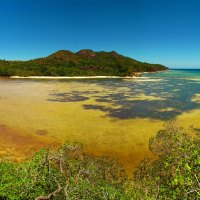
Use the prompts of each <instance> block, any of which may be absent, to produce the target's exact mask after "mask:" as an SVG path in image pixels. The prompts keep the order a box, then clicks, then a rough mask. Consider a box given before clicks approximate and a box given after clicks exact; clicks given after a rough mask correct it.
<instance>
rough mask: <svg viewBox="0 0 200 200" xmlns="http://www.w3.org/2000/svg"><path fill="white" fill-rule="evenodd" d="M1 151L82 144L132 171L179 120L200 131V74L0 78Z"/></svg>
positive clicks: (92, 151) (187, 72)
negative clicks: (167, 126) (170, 122)
mask: <svg viewBox="0 0 200 200" xmlns="http://www.w3.org/2000/svg"><path fill="white" fill-rule="evenodd" d="M0 113H1V114H0V151H1V150H3V151H5V149H9V150H10V149H11V150H13V152H14V153H16V154H17V156H18V155H23V153H26V152H27V151H29V150H30V149H29V148H30V147H31V148H32V147H37V145H39V144H43V143H44V144H46V143H49V142H50V143H51V142H54V141H56V142H63V141H66V140H67V141H77V142H80V143H82V144H83V145H84V146H85V148H86V149H87V151H88V152H89V153H92V154H93V153H94V154H100V155H111V156H114V157H118V158H119V159H120V161H121V162H122V163H123V164H124V165H125V166H126V169H128V170H130V172H132V167H133V166H136V165H137V163H138V162H139V161H140V160H142V159H143V158H144V157H145V156H146V155H147V154H148V152H149V150H148V140H149V138H150V137H152V136H154V135H155V133H156V132H157V131H158V130H160V129H161V128H163V123H164V121H166V120H169V119H174V118H175V119H176V120H177V121H178V122H181V123H183V125H184V126H187V127H189V126H190V125H193V126H194V127H195V128H199V127H200V120H199V116H200V70H171V71H166V72H162V73H154V74H145V75H144V77H141V78H133V79H94V80H91V79H89V80H77V79H76V80H46V79H45V80H39V79H0Z"/></svg>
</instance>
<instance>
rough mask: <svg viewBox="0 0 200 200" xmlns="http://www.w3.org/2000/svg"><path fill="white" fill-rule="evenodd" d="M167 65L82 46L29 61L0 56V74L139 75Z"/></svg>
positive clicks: (164, 68)
mask: <svg viewBox="0 0 200 200" xmlns="http://www.w3.org/2000/svg"><path fill="white" fill-rule="evenodd" d="M167 69H168V68H167V67H165V66H163V65H160V64H150V63H146V62H140V61H137V60H135V59H132V58H129V57H125V56H123V55H120V54H118V53H117V52H115V51H111V52H105V51H100V52H96V51H93V50H90V49H83V50H80V51H78V52H76V53H73V52H71V51H69V50H60V51H57V52H55V53H53V54H51V55H49V56H47V57H43V58H37V59H32V60H28V61H8V60H0V76H6V77H10V76H19V77H27V76H67V77H75V76H114V77H117V76H118V77H125V76H131V77H132V76H140V73H141V72H157V71H163V70H167Z"/></svg>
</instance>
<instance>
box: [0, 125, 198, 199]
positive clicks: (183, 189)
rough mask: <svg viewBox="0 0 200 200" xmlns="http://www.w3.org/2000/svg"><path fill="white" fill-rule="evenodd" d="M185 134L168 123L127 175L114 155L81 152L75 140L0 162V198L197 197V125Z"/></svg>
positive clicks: (151, 141) (151, 140)
mask: <svg viewBox="0 0 200 200" xmlns="http://www.w3.org/2000/svg"><path fill="white" fill-rule="evenodd" d="M192 129H193V131H194V132H195V133H196V135H188V134H186V133H185V132H184V130H183V129H182V128H178V127H176V125H175V123H174V122H171V123H168V124H167V125H166V127H165V129H164V130H160V131H159V132H158V133H157V135H156V136H155V137H153V138H151V139H150V141H149V147H150V150H151V152H152V153H153V154H154V155H155V159H154V160H152V159H151V160H150V159H148V158H146V159H145V160H143V161H142V162H141V163H140V164H139V166H138V167H137V169H136V170H135V172H134V179H133V180H131V179H128V177H127V175H126V173H125V170H124V168H123V166H122V165H121V164H120V163H119V162H118V161H117V160H115V159H112V158H109V157H97V156H89V155H86V154H85V153H84V151H83V148H82V146H81V145H80V144H77V143H66V144H64V145H63V146H61V147H58V148H46V149H42V150H41V151H40V152H38V153H36V154H35V155H34V156H33V157H32V158H31V159H28V160H26V161H24V162H21V163H15V162H13V161H11V160H10V159H7V157H5V158H2V159H1V160H0V199H2V200H7V199H8V200H32V199H33V200H34V199H35V200H44V199H55V200H63V199H72V200H73V199H74V200H75V199H76V200H77V199H83V200H84V199H89V200H90V199H95V200H96V199H97V200H101V199H102V200H107V199H109V200H112V199H113V200H131V199H132V200H136V199H137V200H140V199H141V200H145V199H146V200H154V199H169V200H173V199H181V200H182V199H183V200H184V199H185V200H186V199H191V200H193V199H199V198H200V137H199V133H200V129H198V128H194V127H192Z"/></svg>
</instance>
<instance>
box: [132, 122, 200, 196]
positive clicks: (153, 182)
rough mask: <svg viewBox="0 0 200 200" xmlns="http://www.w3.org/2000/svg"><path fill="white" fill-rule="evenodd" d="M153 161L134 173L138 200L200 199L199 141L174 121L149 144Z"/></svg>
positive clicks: (144, 163)
mask: <svg viewBox="0 0 200 200" xmlns="http://www.w3.org/2000/svg"><path fill="white" fill-rule="evenodd" d="M149 147H150V150H151V151H152V152H153V153H154V154H155V156H156V159H155V160H154V161H150V160H149V159H145V160H144V161H143V162H141V164H140V165H139V166H138V168H137V170H136V172H135V173H134V178H135V190H137V197H138V199H156V198H157V199H198V198H200V138H199V136H198V134H197V135H188V134H186V133H185V132H184V130H183V129H182V128H178V127H176V125H175V124H174V122H171V123H169V124H167V126H166V129H165V130H160V131H159V132H158V133H157V135H156V136H155V137H154V138H152V139H150V141H149Z"/></svg>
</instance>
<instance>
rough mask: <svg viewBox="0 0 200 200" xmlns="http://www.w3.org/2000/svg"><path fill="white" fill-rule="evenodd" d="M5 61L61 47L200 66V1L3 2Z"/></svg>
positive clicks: (1, 49)
mask: <svg viewBox="0 0 200 200" xmlns="http://www.w3.org/2000/svg"><path fill="white" fill-rule="evenodd" d="M0 3H1V4H0V58H1V59H8V60H27V59H32V58H37V57H44V56H47V55H49V54H51V53H53V52H55V51H58V50H61V49H68V50H71V51H78V50H80V49H93V50H95V51H100V50H104V51H111V50H115V51H117V52H119V53H121V54H123V55H126V56H129V57H132V58H135V59H137V60H141V61H145V62H151V63H161V64H164V65H166V66H169V67H179V68H183V67H190V68H200V55H199V53H200V11H199V10H200V1H198V0H196V1H195V0H187V1H185V0H0Z"/></svg>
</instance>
